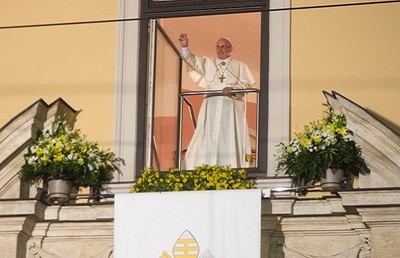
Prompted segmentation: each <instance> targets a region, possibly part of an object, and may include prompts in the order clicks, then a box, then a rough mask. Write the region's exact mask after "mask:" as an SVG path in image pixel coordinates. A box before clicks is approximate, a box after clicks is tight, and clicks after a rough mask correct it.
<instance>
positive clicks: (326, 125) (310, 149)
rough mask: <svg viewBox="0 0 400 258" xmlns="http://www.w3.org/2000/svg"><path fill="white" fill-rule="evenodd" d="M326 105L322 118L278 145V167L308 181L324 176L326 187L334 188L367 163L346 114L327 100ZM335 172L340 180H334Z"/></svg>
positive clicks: (308, 182)
mask: <svg viewBox="0 0 400 258" xmlns="http://www.w3.org/2000/svg"><path fill="white" fill-rule="evenodd" d="M325 107H326V108H327V110H325V112H324V114H323V117H322V118H320V119H318V120H316V121H314V122H311V123H310V124H309V125H306V126H305V127H304V131H303V132H301V133H296V134H295V137H294V138H293V139H292V140H291V141H289V142H281V143H279V144H278V145H277V147H278V151H277V155H276V156H277V160H278V165H277V169H276V170H277V172H279V171H281V170H284V171H285V173H286V174H287V175H289V176H292V177H294V178H295V179H297V180H299V181H304V182H305V184H307V185H310V184H314V183H315V182H317V181H320V180H321V186H322V187H323V188H324V189H329V190H334V189H336V188H340V181H341V180H342V179H343V177H349V176H350V175H351V174H352V173H357V172H358V171H359V170H360V169H361V168H362V167H364V164H365V163H364V160H363V158H362V156H361V148H360V147H359V146H358V145H357V144H356V143H355V142H354V140H353V134H352V132H351V131H350V130H349V129H348V128H347V126H346V117H345V115H344V114H336V113H335V112H334V111H333V109H332V108H331V107H330V106H329V105H327V104H325ZM331 172H332V173H333V176H337V177H338V178H339V182H333V181H332V180H333V179H332V178H331V177H330V176H331V174H330V173H331ZM327 173H328V174H327ZM327 177H328V178H329V179H328V180H329V182H326V179H327Z"/></svg>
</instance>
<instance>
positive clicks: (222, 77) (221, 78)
mask: <svg viewBox="0 0 400 258" xmlns="http://www.w3.org/2000/svg"><path fill="white" fill-rule="evenodd" d="M218 79H220V80H221V83H222V82H223V81H224V79H225V77H224V75H223V74H221V77H218Z"/></svg>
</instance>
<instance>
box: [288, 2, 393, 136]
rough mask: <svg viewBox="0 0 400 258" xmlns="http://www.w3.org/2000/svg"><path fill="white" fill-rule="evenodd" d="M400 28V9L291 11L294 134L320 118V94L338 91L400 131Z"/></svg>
mask: <svg viewBox="0 0 400 258" xmlns="http://www.w3.org/2000/svg"><path fill="white" fill-rule="evenodd" d="M338 2H339V1H322V0H318V1H310V0H302V1H296V0H295V1H293V4H294V6H304V5H315V4H317V5H318V4H324V3H329V4H332V3H338ZM344 2H345V1H344ZM357 2H360V1H357ZM399 28H400V4H399V3H396V4H385V5H367V6H354V7H339V8H325V9H309V10H297V11H292V28H291V29H292V37H291V87H292V92H291V94H292V95H291V99H292V102H291V103H292V106H291V115H292V126H291V129H292V132H293V131H294V132H296V131H299V130H302V129H303V125H305V124H307V123H308V122H309V121H311V120H314V119H315V118H316V117H318V116H320V115H321V110H322V106H321V103H323V102H325V98H324V97H323V95H322V94H321V91H322V90H327V91H332V90H334V91H337V92H339V93H341V94H342V95H344V96H346V97H348V98H350V99H351V100H353V101H355V102H357V103H358V104H359V105H361V106H363V107H367V108H370V109H373V110H375V111H376V112H378V113H380V114H381V115H383V116H385V117H387V118H389V119H390V120H392V121H393V122H395V123H397V124H398V125H400V113H399V110H400V102H399V98H400V72H399V71H400V70H399V69H400V29H399Z"/></svg>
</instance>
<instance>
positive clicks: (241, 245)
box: [114, 190, 261, 258]
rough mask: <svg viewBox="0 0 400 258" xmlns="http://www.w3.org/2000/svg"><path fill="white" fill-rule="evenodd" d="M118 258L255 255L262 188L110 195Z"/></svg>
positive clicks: (251, 257) (252, 257) (253, 257)
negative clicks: (112, 204) (113, 197)
mask: <svg viewBox="0 0 400 258" xmlns="http://www.w3.org/2000/svg"><path fill="white" fill-rule="evenodd" d="M114 223H115V224H114V225H115V226H114V229H115V231H114V235H115V236H114V255H115V257H117V258H128V257H132V258H160V257H162V258H211V257H213V258H258V257H260V234H261V190H226V191H198V192H162V193H133V194H116V195H115V221H114Z"/></svg>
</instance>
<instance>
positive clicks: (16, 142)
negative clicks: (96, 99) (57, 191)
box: [0, 98, 79, 198]
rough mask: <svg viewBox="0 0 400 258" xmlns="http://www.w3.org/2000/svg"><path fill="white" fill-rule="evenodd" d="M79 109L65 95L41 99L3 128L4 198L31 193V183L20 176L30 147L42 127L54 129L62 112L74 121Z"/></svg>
mask: <svg viewBox="0 0 400 258" xmlns="http://www.w3.org/2000/svg"><path fill="white" fill-rule="evenodd" d="M78 113H79V111H76V110H74V109H73V108H72V107H71V106H69V105H68V104H67V103H66V102H65V101H64V100H63V99H62V98H59V99H57V100H55V101H54V102H52V103H50V104H47V103H46V102H45V101H44V100H43V99H39V100H38V101H36V102H35V103H33V104H32V105H30V106H29V107H28V108H26V109H25V110H23V111H22V112H20V113H19V114H17V115H16V116H15V117H13V118H12V119H11V120H10V121H9V122H8V123H7V124H5V125H4V126H3V127H1V128H0V153H1V155H0V198H27V197H29V195H30V193H29V186H21V185H20V180H19V177H18V172H19V170H20V168H21V166H22V165H23V162H24V159H23V158H24V156H23V155H24V154H25V153H26V148H27V147H28V146H29V144H30V143H31V142H32V141H33V140H35V139H36V137H37V133H38V131H41V130H49V129H51V127H52V124H53V123H54V121H55V120H56V119H57V117H58V116H60V115H62V116H63V115H65V119H66V121H67V122H68V123H69V124H71V125H73V124H74V123H75V120H76V116H77V115H78ZM32 194H35V193H31V195H32Z"/></svg>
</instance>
